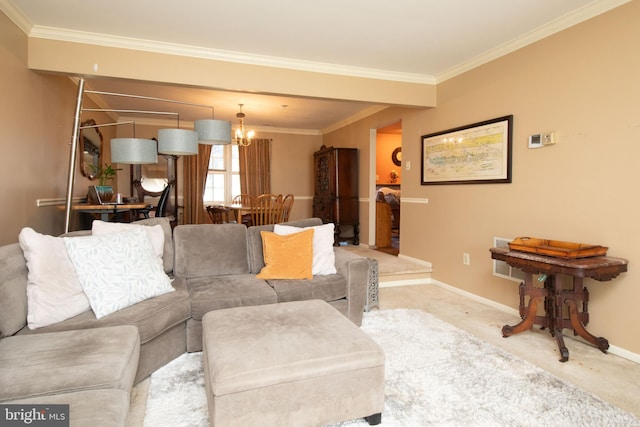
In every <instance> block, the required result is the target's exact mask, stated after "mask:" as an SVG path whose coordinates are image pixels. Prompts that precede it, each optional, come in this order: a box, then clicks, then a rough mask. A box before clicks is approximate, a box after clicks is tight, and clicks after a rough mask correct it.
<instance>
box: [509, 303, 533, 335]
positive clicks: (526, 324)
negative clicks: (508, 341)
mask: <svg viewBox="0 0 640 427" xmlns="http://www.w3.org/2000/svg"><path fill="white" fill-rule="evenodd" d="M537 311H538V298H534V297H531V298H530V299H529V309H528V310H527V313H526V315H525V316H524V319H522V321H521V322H520V323H518V324H517V325H514V326H510V325H504V326H503V327H502V336H503V337H504V338H507V337H510V336H511V335H513V334H517V333H520V332H522V331H526V330H527V329H531V327H532V326H533V322H534V321H535V320H536V312H537Z"/></svg>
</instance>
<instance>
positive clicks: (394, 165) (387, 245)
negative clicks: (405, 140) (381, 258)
mask: <svg viewBox="0 0 640 427" xmlns="http://www.w3.org/2000/svg"><path fill="white" fill-rule="evenodd" d="M375 147H376V150H375V192H374V194H375V198H374V200H375V246H376V249H377V250H379V251H383V252H386V253H389V254H392V255H398V253H399V252H400V195H401V187H402V167H401V166H402V122H401V121H398V122H396V123H393V124H391V125H388V126H385V127H383V128H380V129H377V130H376V141H375Z"/></svg>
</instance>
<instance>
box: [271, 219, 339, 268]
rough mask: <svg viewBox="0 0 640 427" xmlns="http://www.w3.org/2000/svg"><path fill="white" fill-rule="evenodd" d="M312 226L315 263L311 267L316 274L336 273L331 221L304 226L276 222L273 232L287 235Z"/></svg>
mask: <svg viewBox="0 0 640 427" xmlns="http://www.w3.org/2000/svg"><path fill="white" fill-rule="evenodd" d="M310 228H312V229H313V230H314V232H313V265H312V267H311V272H312V273H313V275H314V276H316V275H317V276H322V275H327V274H336V273H337V270H336V255H335V253H334V252H333V241H334V236H333V231H334V225H333V224H331V223H329V224H323V225H315V226H313V227H304V228H300V227H292V226H290V225H280V224H276V225H274V226H273V232H274V233H276V234H279V235H281V236H285V235H287V234H293V233H299V232H301V231H303V230H308V229H310Z"/></svg>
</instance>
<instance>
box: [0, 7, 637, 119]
mask: <svg viewBox="0 0 640 427" xmlns="http://www.w3.org/2000/svg"><path fill="white" fill-rule="evenodd" d="M626 1H628V0H596V1H594V0H562V1H558V0H481V1H479V0H394V1H393V2H391V1H389V0H322V1H301V0H270V1H265V0H244V1H242V2H240V1H231V0H215V1H213V0H186V1H182V2H178V1H175V0H135V1H131V0H109V1H86V0H55V1H42V0H0V9H1V10H2V11H4V12H5V13H6V14H7V15H8V16H9V17H10V18H11V19H12V20H13V21H14V22H16V23H17V24H18V25H19V26H20V27H21V28H22V29H23V30H24V31H25V32H26V33H27V34H30V35H33V36H38V37H48V38H62V37H64V38H66V39H73V40H85V41H86V40H91V39H93V40H95V37H97V36H99V37H101V38H103V39H104V38H105V37H107V38H109V40H110V43H112V44H115V45H117V44H118V43H119V42H120V43H121V44H124V43H125V42H127V43H129V42H131V40H132V39H135V40H136V41H138V42H144V43H146V44H148V45H150V44H153V45H156V46H162V45H164V46H167V45H170V46H171V47H172V48H173V49H175V48H178V49H180V48H185V50H187V49H188V50H193V49H194V48H196V49H199V50H206V52H207V53H208V55H209V56H210V57H215V58H218V59H223V60H230V61H235V62H244V63H251V64H261V65H275V66H279V67H285V68H295V69H303V70H314V71H318V70H321V71H324V72H330V73H337V74H347V75H356V76H357V75H360V76H375V77H377V78H384V79H389V80H400V81H412V82H425V83H437V82H440V81H443V80H446V79H447V78H450V77H452V76H454V75H456V74H458V73H460V72H463V71H465V70H467V69H470V68H473V67H474V66H477V65H479V64H481V63H483V62H486V61H488V60H491V59H494V58H495V57H497V56H500V55H503V54H505V53H508V52H510V51H513V50H515V49H517V48H519V47H522V46H524V45H526V44H529V43H531V42H534V41H536V40H538V39H540V38H543V37H545V36H548V35H550V34H552V33H554V32H557V31H560V30H562V29H564V28H567V27H569V26H571V25H575V24H576V23H578V22H581V21H583V20H585V19H588V18H590V17H592V16H595V15H597V14H600V13H602V12H605V11H606V10H609V9H611V8H613V7H616V6H618V5H620V4H621V3H624V2H626ZM87 87H88V88H90V89H95V90H101V91H109V92H121V93H133V94H137V95H145V96H155V97H160V98H168V99H178V100H185V101H189V102H194V103H203V104H208V102H207V100H210V99H215V100H216V101H215V108H216V110H215V113H216V118H223V119H227V120H232V121H235V120H236V119H235V113H236V112H237V110H238V104H240V103H242V104H245V107H243V111H244V112H245V113H246V115H247V117H246V123H247V124H249V125H251V126H252V127H255V128H257V129H260V128H263V127H266V126H269V127H274V128H287V129H299V130H323V129H327V128H330V127H331V126H334V125H335V124H336V123H340V122H342V121H345V120H348V119H349V118H350V117H353V116H357V115H359V114H360V115H362V114H366V112H367V111H371V110H370V109H371V108H372V107H375V106H373V105H371V104H366V103H357V102H339V101H334V100H317V99H314V100H311V99H301V98H291V97H279V96H270V95H260V94H249V93H233V92H213V93H212V91H211V90H205V89H191V88H178V87H172V88H168V87H163V86H162V85H145V84H141V83H137V82H135V83H131V82H123V81H116V80H106V79H101V80H90V81H88V82H87ZM212 95H213V96H212ZM103 100H104V102H106V103H107V104H108V105H109V106H110V107H112V108H135V107H132V104H131V102H130V100H127V101H126V104H127V105H126V106H125V107H122V106H118V104H123V102H124V101H123V100H122V99H120V100H118V99H114V97H104V98H103ZM283 105H287V106H288V107H283ZM158 107H160V106H158ZM141 108H144V109H149V107H146V105H145V107H141ZM163 108H165V109H166V108H167V105H166V104H164V107H163ZM171 110H172V111H173V110H175V108H173V107H172V108H171ZM183 114H184V117H183ZM193 114H194V113H193V112H184V113H182V112H181V118H185V119H187V120H189V117H191V116H192V115H193ZM199 115H200V116H201V115H202V110H200V111H199Z"/></svg>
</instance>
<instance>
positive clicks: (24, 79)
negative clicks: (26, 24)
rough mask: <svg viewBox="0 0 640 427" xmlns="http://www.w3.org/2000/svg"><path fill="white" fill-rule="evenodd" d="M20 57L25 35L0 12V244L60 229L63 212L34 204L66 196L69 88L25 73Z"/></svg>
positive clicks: (66, 82) (24, 49)
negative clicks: (26, 233)
mask: <svg viewBox="0 0 640 427" xmlns="http://www.w3.org/2000/svg"><path fill="white" fill-rule="evenodd" d="M26 53H27V38H26V36H25V35H24V34H23V33H22V32H21V31H20V30H18V29H17V28H16V27H15V26H14V25H13V24H12V23H11V21H9V20H8V19H7V17H6V16H5V15H3V14H1V13H0V93H1V94H2V100H1V101H0V123H1V125H0V128H1V129H2V132H0V147H2V157H0V182H2V200H3V203H2V209H1V210H0V224H2V227H1V231H0V244H6V243H10V242H16V241H17V238H18V233H19V231H20V229H21V228H22V227H23V226H25V225H28V226H30V227H33V228H34V229H36V230H38V231H41V232H43V233H53V232H56V231H57V232H60V231H61V230H62V229H63V227H64V211H62V210H59V209H57V208H55V207H47V208H38V207H36V199H39V198H55V197H63V196H64V194H65V192H66V182H67V169H68V164H69V150H68V144H69V141H70V135H71V129H72V127H73V108H74V104H75V94H74V91H75V89H74V85H73V84H72V82H71V81H70V80H69V79H68V78H66V77H55V76H43V75H39V74H37V73H33V72H29V71H27V70H26V67H25V63H26ZM43 212H46V213H45V214H43Z"/></svg>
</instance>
